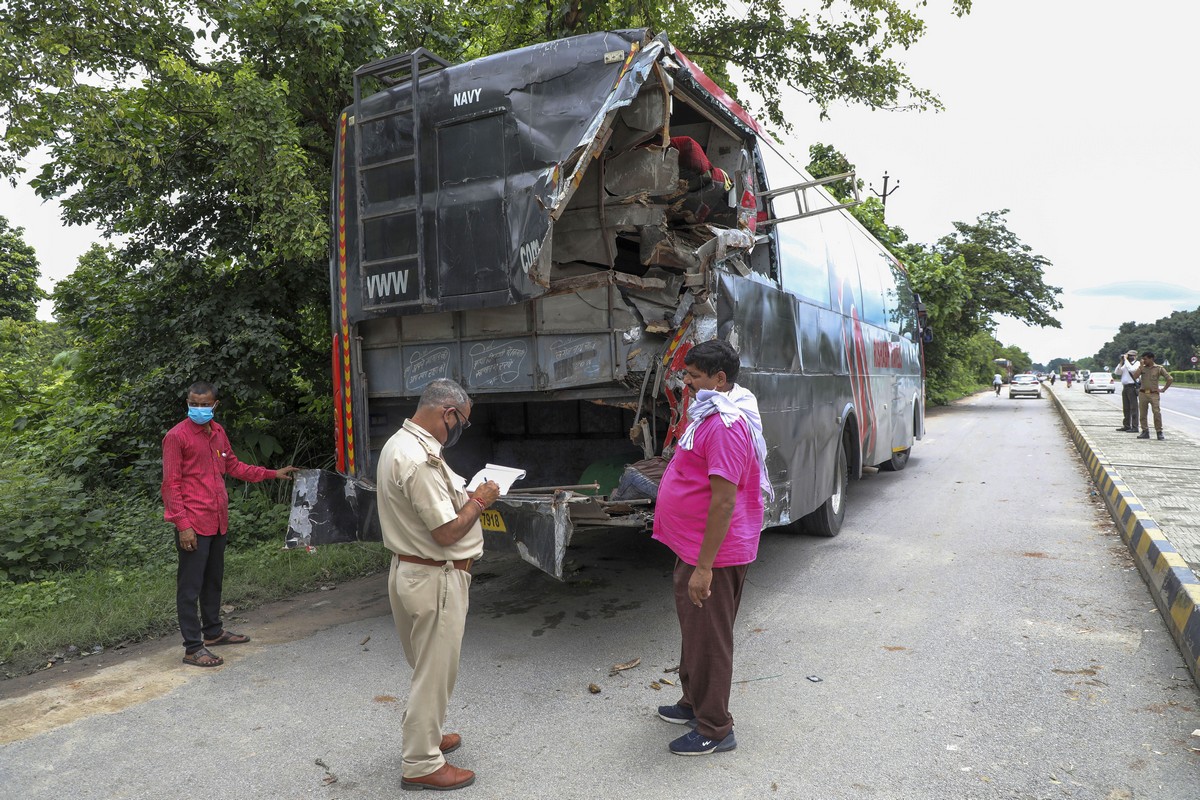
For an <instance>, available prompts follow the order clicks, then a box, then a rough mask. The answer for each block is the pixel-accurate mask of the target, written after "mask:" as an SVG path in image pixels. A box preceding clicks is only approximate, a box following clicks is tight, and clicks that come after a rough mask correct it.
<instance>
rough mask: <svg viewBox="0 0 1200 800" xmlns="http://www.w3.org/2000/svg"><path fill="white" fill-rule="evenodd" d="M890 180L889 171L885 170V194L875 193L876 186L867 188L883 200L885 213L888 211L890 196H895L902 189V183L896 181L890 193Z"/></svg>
mask: <svg viewBox="0 0 1200 800" xmlns="http://www.w3.org/2000/svg"><path fill="white" fill-rule="evenodd" d="M888 180H890V179H889V178H888V174H887V170H884V171H883V193H882V194H881V193H879V192H876V191H875V185H874V184H868V186H867V188H869V189H870V190H871V191H872V192H873V193H874V194H875V196H876V197H878V198H881V199H882V200H883V210H884V211H885V212H886V211H887V199H888V195H890V194H895V193H896V190H897V189H899V188H900V181H896V185H895V186H893V187H892V189H891V191H888Z"/></svg>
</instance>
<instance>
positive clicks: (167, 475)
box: [162, 419, 275, 536]
mask: <svg viewBox="0 0 1200 800" xmlns="http://www.w3.org/2000/svg"><path fill="white" fill-rule="evenodd" d="M226 475H232V476H233V477H235V478H238V479H239V480H243V481H249V482H251V483H258V482H259V481H265V480H266V479H267V478H274V477H275V470H273V469H267V468H266V467H256V466H253V465H251V464H243V463H242V462H241V461H238V459H237V456H235V455H234V454H233V448H232V447H230V446H229V437H228V436H226V435H225V429H224V428H222V427H221V426H220V425H218V424H217V423H216V422H210V423H208V425H197V424H196V423H194V422H192V421H191V420H190V419H185V420H183V421H182V422H180V423H179V424H178V425H176V426H175V427H174V428H171V430H169V431H167V435H166V436H165V437H163V482H162V497H163V506H164V508H165V512H164V513H163V519H165V520H166V521H167V522H170V523H171V524H173V525H174V526H175V527H176V529H178V530H179V531H185V530H187V529H188V528H191V529H192V530H193V531H195V532H196V533H197V534H198V535H200V536H216V535H217V534H220V533H227V532H228V531H229V494H228V492H226V491H225V476H226Z"/></svg>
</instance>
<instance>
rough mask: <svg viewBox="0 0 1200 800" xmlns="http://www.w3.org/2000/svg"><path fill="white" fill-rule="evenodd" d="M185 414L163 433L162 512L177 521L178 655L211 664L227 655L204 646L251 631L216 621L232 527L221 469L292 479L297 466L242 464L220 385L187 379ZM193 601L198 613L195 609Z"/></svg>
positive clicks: (242, 475) (252, 478)
mask: <svg viewBox="0 0 1200 800" xmlns="http://www.w3.org/2000/svg"><path fill="white" fill-rule="evenodd" d="M187 404H188V416H187V419H185V420H183V421H182V422H180V423H179V424H178V425H176V426H175V427H174V428H171V430H169V431H167V435H166V436H165V437H164V438H163V482H162V497H163V506H164V508H165V512H164V514H163V518H164V519H166V521H167V522H170V523H171V524H173V525H174V526H175V530H176V537H175V550H176V552H177V553H178V554H179V568H178V570H177V571H176V573H175V605H176V609H177V610H178V613H179V631H180V633H182V634H183V648H184V656H183V663H185V664H192V665H194V666H197V667H216V666H220V665H221V664H223V663H225V662H224V659H222V658H220V657H219V656H214V655H213V654H212V653H210V652H209V650H208V648H209V647H213V646H216V645H225V644H242V643H244V642H248V641H250V637H249V636H243V635H242V634H240V633H233V632H232V631H227V630H225V629H224V628H223V627H222V626H221V582H222V578H223V577H224V575H225V542H226V538H227V534H228V532H229V494H228V493H227V492H226V491H225V476H226V475H232V476H233V477H235V478H238V479H240V480H243V481H249V482H251V483H258V482H259V481H265V480H266V479H267V478H284V479H287V480H291V474H292V473H293V472H295V471H296V467H292V466H287V467H283V468H282V469H277V470H276V469H267V468H266V467H256V466H252V465H250V464H243V463H242V462H240V461H238V459H237V456H235V455H234V454H233V448H232V447H230V446H229V437H227V436H226V435H225V429H224V428H222V427H221V426H220V425H219V424H217V423H216V422H214V421H213V411H214V410H215V409H216V407H217V390H216V388H214V387H213V385H212V384H211V383H204V382H197V383H193V384H192V385H191V386H190V387H188V397H187ZM197 601H198V602H199V607H200V613H199V614H197V613H196V605H197Z"/></svg>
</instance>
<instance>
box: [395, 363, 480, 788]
mask: <svg viewBox="0 0 1200 800" xmlns="http://www.w3.org/2000/svg"><path fill="white" fill-rule="evenodd" d="M470 417H471V401H470V399H469V398H468V397H467V393H466V392H465V391H463V389H462V387H461V386H459V385H458V384H457V383H455V382H454V381H450V380H436V381H434V382H433V383H431V384H429V386H428V387H426V389H425V392H424V394H422V395H421V401H420V403H419V405H418V406H417V410H416V413H414V414H413V416H412V418H411V419H406V420H404V425H403V426H402V427H401V428H400V430H398V431H396V433H395V434H394V435H393V436H392V438H391V439H389V440H388V442H387V444H385V445H384V447H383V452H382V453H380V456H379V468H378V473H377V476H376V484H377V487H378V493H379V494H378V505H379V522H380V526H381V527H382V529H383V542H384V544H385V545H386V546H387V548H388V549H389V550H391V551H392V553H393V554H394V555H393V557H392V568H391V572H390V573H389V575H388V596H389V598H390V599H391V605H392V618H393V619H394V620H395V623H396V632H397V633H398V634H399V635H400V643H401V644H402V645H403V646H404V657H405V658H406V659H407V660H408V664H409V666H411V667H412V670H413V675H412V688H411V690H410V691H409V697H408V708H407V710H406V711H405V714H404V723H403V732H404V743H403V752H404V766H403V770H402V775H403V779H402V781H401V785H402V787H403V788H405V789H437V790H447V789H460V788H462V787H464V786H470V785H471V784H472V783H474V782H475V773H474V772H472V771H471V770H468V769H460V768H458V767H455V766H453V765H452V764H450V763H449V762H447V761H446V758H445V754H446V753H448V752H450V751H452V750H455V749H457V748H458V747H459V745H461V744H462V737H461V736H459V735H458V734H457V733H448V734H445V735H443V734H442V725H443V724H444V723H445V720H446V707H447V705H448V704H449V702H450V694H451V692H453V691H454V682H455V679H456V678H457V677H458V658H459V651H460V650H461V647H462V637H463V628H464V627H465V625H466V620H467V590H468V589H469V588H470V586H471V573H470V568H471V562H472V561H473V560H475V559H476V558H478V557H479V556H480V555H482V554H483V528H482V527H481V526H480V524H479V518H480V516H482V514H483V511H484V509H486V508H487V507H488V506H489V505H491V504H492V502H494V501H495V499H496V498H497V497H498V496H499V494H500V487H499V486H497V485H496V483H495V482H494V481H488V482H486V483H483V484H480V485H479V486H478V487H476V488H475V490H474V491H473V492H470V493H467V492H466V491H464V490H463V483H464V481H463V479H462V478H460V477H459V476H458V475H457V474H455V472H454V470H452V469H450V466H449V465H448V464H447V463H446V461H445V460H444V458H443V452H442V451H443V450H444V449H445V448H447V447H451V446H452V445H454V443H455V442H457V441H458V438H459V436H461V435H462V432H463V431H464V430H466V429H467V428H468V427H470V425H471V423H470Z"/></svg>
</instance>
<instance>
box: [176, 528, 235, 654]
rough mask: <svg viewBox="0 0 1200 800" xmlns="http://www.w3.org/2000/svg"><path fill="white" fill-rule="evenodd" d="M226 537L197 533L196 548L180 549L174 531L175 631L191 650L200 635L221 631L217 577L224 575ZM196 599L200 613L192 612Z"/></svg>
mask: <svg viewBox="0 0 1200 800" xmlns="http://www.w3.org/2000/svg"><path fill="white" fill-rule="evenodd" d="M228 538H229V537H228V536H226V535H224V534H222V535H219V536H197V537H196V549H195V550H184V549H183V548H182V547H180V546H179V533H178V532H176V534H175V552H176V553H178V555H179V569H178V570H177V571H176V572H175V608H176V610H177V611H178V613H179V632H180V633H182V634H183V648H184V650H185V651H187V652H188V653H194V652H196V651H197V650H199V649H200V648H201V647H203V646H204V639H215V638H217V636H218V635H220V633H221V581H222V578H224V577H225V541H226V540H227V539H228ZM197 602H199V606H200V613H199V614H197V613H196V605H197Z"/></svg>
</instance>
